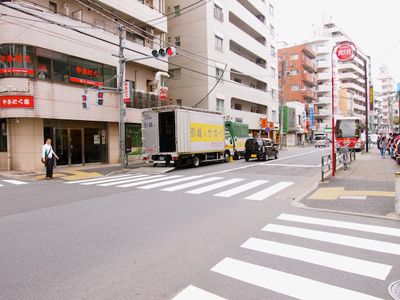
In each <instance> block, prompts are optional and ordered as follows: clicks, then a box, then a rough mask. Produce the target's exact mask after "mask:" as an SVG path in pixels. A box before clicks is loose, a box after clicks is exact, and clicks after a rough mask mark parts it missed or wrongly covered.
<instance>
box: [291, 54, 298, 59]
mask: <svg viewBox="0 0 400 300" xmlns="http://www.w3.org/2000/svg"><path fill="white" fill-rule="evenodd" d="M298 59H299V55H298V54H292V55H290V60H298Z"/></svg>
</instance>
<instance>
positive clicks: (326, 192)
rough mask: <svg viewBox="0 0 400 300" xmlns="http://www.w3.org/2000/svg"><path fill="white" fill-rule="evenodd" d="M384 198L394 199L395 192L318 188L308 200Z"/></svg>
mask: <svg viewBox="0 0 400 300" xmlns="http://www.w3.org/2000/svg"><path fill="white" fill-rule="evenodd" d="M341 195H345V196H384V197H395V192H385V191H345V190H344V187H334V188H320V189H319V190H318V191H316V192H315V193H314V194H312V195H311V196H310V197H308V199H314V200H315V199H316V200H336V199H337V198H338V197H339V196H341Z"/></svg>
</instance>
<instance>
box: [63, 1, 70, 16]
mask: <svg viewBox="0 0 400 300" xmlns="http://www.w3.org/2000/svg"><path fill="white" fill-rule="evenodd" d="M61 12H62V13H63V14H64V15H66V16H69V5H68V4H67V3H63V4H61Z"/></svg>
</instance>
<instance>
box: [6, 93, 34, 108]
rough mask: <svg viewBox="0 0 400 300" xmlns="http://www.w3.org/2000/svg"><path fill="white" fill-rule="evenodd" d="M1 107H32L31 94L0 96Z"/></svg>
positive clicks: (32, 98)
mask: <svg viewBox="0 0 400 300" xmlns="http://www.w3.org/2000/svg"><path fill="white" fill-rule="evenodd" d="M0 107H1V108H34V107H35V104H34V97H33V96H24V95H22V96H17V95H15V96H14V95H13V96H0Z"/></svg>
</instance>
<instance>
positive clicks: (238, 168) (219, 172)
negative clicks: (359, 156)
mask: <svg viewBox="0 0 400 300" xmlns="http://www.w3.org/2000/svg"><path fill="white" fill-rule="evenodd" d="M323 150H326V149H323ZM321 151H322V150H321V149H318V150H315V151H311V152H307V153H302V154H297V155H292V156H287V157H283V158H279V159H278V161H282V160H285V159H289V158H294V157H299V156H304V155H308V154H312V153H315V152H321ZM266 164H268V162H264V163H258V164H250V165H246V166H243V167H237V168H232V169H228V170H224V171H218V172H213V173H208V174H204V176H209V175H216V174H222V173H228V172H232V171H237V170H241V169H246V168H251V167H255V166H264V165H266Z"/></svg>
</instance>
